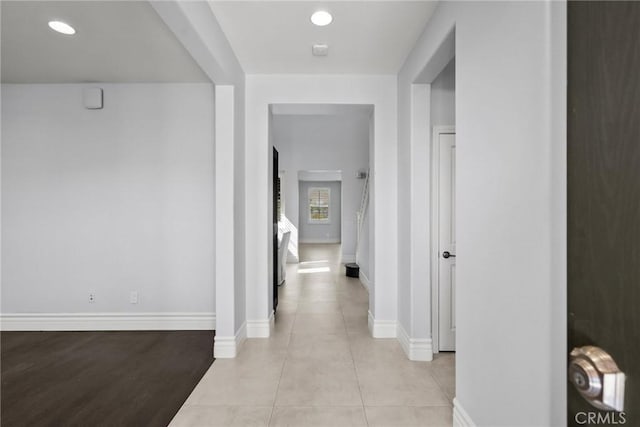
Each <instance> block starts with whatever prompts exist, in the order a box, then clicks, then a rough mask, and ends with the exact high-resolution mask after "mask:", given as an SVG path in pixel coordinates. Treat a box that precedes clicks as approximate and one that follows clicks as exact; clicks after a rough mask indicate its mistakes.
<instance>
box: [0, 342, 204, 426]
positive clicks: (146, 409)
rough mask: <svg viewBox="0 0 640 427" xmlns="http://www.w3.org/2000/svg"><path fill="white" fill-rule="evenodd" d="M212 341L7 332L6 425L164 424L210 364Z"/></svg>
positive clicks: (4, 360)
mask: <svg viewBox="0 0 640 427" xmlns="http://www.w3.org/2000/svg"><path fill="white" fill-rule="evenodd" d="M213 337H214V332H213V331H171V332H167V331H149V332H146V331H145V332H137V331H136V332H3V333H2V336H1V344H2V350H1V357H2V395H1V406H2V407H1V410H2V414H1V421H2V426H3V427H10V426H158V427H164V426H166V425H168V424H169V422H170V421H171V419H172V418H173V416H174V415H175V414H176V412H177V411H178V409H180V407H181V406H182V404H183V403H184V401H185V400H186V398H187V397H188V396H189V394H190V393H191V391H192V390H193V388H194V387H195V385H196V384H197V383H198V381H200V379H201V378H202V376H203V375H204V373H205V372H206V371H207V369H208V368H209V367H210V366H211V363H212V362H213Z"/></svg>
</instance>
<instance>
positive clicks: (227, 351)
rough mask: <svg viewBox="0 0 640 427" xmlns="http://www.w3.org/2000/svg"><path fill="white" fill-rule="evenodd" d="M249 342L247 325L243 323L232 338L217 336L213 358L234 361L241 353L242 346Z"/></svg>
mask: <svg viewBox="0 0 640 427" xmlns="http://www.w3.org/2000/svg"><path fill="white" fill-rule="evenodd" d="M246 340H247V323H246V322H245V323H243V324H242V326H240V329H238V332H236V334H235V336H232V337H221V336H218V335H216V337H215V339H214V344H213V357H215V358H216V359H233V358H234V357H236V356H237V355H238V353H239V352H240V348H241V347H242V344H244V342H245V341H246Z"/></svg>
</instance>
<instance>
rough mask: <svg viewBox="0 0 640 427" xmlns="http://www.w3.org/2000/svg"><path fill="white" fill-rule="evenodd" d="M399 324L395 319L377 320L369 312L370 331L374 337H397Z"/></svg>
mask: <svg viewBox="0 0 640 427" xmlns="http://www.w3.org/2000/svg"><path fill="white" fill-rule="evenodd" d="M397 324H398V322H396V321H395V320H376V319H375V318H374V317H373V314H371V312H369V321H368V325H369V332H370V333H371V336H372V337H373V338H396V336H397V332H398V331H397V329H398V327H397Z"/></svg>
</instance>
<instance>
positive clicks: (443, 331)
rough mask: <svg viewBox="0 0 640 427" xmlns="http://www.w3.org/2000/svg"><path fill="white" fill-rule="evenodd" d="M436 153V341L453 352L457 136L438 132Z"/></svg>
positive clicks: (454, 338) (441, 348) (443, 349)
mask: <svg viewBox="0 0 640 427" xmlns="http://www.w3.org/2000/svg"><path fill="white" fill-rule="evenodd" d="M436 143H437V144H438V146H439V150H438V151H439V153H438V157H439V160H438V166H439V167H438V170H439V172H438V209H439V215H438V222H439V224H438V249H439V251H438V340H439V345H438V347H439V350H440V351H455V349H456V305H455V301H456V298H455V295H456V257H455V254H456V222H455V217H456V197H455V194H456V180H455V178H456V137H455V133H439V134H438V138H437V141H436Z"/></svg>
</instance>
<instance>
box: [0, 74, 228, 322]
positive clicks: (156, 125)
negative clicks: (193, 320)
mask: <svg viewBox="0 0 640 427" xmlns="http://www.w3.org/2000/svg"><path fill="white" fill-rule="evenodd" d="M84 86H86V85H2V107H3V110H2V154H3V157H2V228H3V234H2V247H3V258H2V297H3V298H2V312H3V314H8V313H83V312H90V313H99V312H118V313H121V312H159V313H168V312H185V313H195V312H206V313H213V312H214V311H215V293H214V267H213V260H214V230H213V224H214V223H213V217H214V198H213V197H214V196H213V188H214V169H213V148H214V146H213V88H212V85H209V84H100V87H102V88H103V89H104V108H103V109H101V110H87V109H85V108H84V107H83V105H82V88H83V87H84ZM134 290H135V291H138V292H139V303H138V304H135V305H133V304H130V303H129V292H130V291H134ZM89 293H94V294H95V298H96V299H95V302H94V303H89V301H88V295H89Z"/></svg>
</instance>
